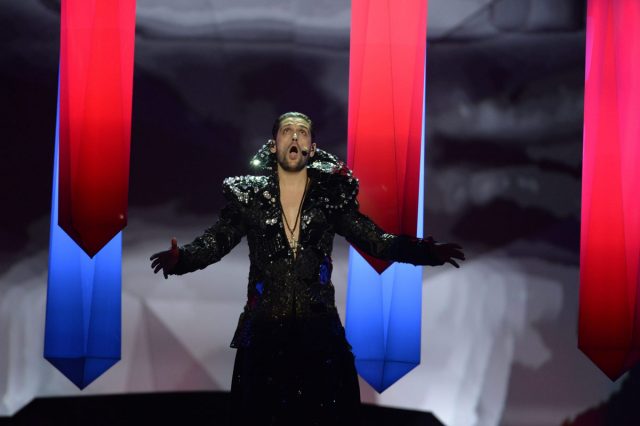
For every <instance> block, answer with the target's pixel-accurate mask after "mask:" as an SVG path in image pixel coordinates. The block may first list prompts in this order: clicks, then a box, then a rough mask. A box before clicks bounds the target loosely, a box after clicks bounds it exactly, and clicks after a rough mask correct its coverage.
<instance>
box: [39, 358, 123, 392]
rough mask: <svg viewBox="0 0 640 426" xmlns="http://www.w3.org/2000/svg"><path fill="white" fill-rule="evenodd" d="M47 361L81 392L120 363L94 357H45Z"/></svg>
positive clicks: (112, 359) (117, 359) (110, 359)
mask: <svg viewBox="0 0 640 426" xmlns="http://www.w3.org/2000/svg"><path fill="white" fill-rule="evenodd" d="M45 359H46V360H47V361H49V362H50V363H51V364H52V365H53V366H54V367H55V368H57V369H58V370H59V371H60V372H61V373H62V374H64V376H65V377H66V378H68V379H69V380H71V381H72V382H73V383H74V384H75V385H76V386H77V387H78V388H80V389H81V390H82V389H84V388H86V387H87V386H88V385H89V384H91V382H93V381H94V380H95V379H97V378H98V377H100V375H101V374H102V373H104V372H105V371H107V370H108V369H109V368H111V367H112V366H113V365H114V364H115V363H116V362H118V361H120V358H92V357H76V358H58V357H46V356H45Z"/></svg>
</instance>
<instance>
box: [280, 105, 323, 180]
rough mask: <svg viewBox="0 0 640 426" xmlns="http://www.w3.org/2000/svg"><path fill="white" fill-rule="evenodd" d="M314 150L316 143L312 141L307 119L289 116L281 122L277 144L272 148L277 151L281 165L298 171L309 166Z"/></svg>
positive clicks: (292, 170)
mask: <svg viewBox="0 0 640 426" xmlns="http://www.w3.org/2000/svg"><path fill="white" fill-rule="evenodd" d="M312 148H313V149H312ZM314 150H315V143H312V142H311V129H309V123H308V122H307V121H306V120H305V119H303V118H298V117H288V118H285V119H284V120H282V122H280V128H279V129H278V134H277V135H276V146H275V148H271V152H275V153H276V158H277V160H278V164H280V167H282V168H283V169H284V170H286V171H288V172H298V171H300V170H302V169H303V168H305V167H306V166H307V163H308V162H309V158H310V157H312V156H313V155H314ZM305 153H306V155H305Z"/></svg>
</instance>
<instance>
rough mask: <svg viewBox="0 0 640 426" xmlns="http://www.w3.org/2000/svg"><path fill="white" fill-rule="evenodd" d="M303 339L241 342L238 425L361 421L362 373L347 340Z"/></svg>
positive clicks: (234, 418) (236, 373) (234, 396)
mask: <svg viewBox="0 0 640 426" xmlns="http://www.w3.org/2000/svg"><path fill="white" fill-rule="evenodd" d="M300 343H301V342H300V341H299V340H298V339H291V340H290V341H289V342H288V343H286V344H282V343H280V344H279V345H277V346H273V345H260V346H257V347H253V346H252V347H250V348H238V350H237V352H236V359H235V364H234V368H233V379H232V383H231V402H232V405H231V407H230V408H231V413H230V418H231V424H232V425H249V424H250V425H272V426H284V425H296V426H300V425H305V426H306V425H308V426H312V425H323V426H324V425H327V426H328V425H331V426H333V425H349V426H356V425H360V417H359V415H360V389H359V386H358V376H357V373H356V369H355V363H354V357H353V353H352V352H351V350H350V347H349V346H348V344H347V342H346V341H345V340H344V339H341V340H340V339H335V340H333V341H332V342H325V344H322V345H314V347H309V346H308V345H304V344H300ZM316 343H317V342H316ZM318 346H320V348H318Z"/></svg>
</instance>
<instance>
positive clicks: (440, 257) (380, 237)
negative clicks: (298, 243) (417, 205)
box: [336, 200, 464, 268]
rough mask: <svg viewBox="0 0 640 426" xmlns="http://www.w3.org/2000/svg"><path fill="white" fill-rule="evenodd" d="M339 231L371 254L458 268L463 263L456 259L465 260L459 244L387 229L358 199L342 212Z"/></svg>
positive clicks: (337, 230)
mask: <svg viewBox="0 0 640 426" xmlns="http://www.w3.org/2000/svg"><path fill="white" fill-rule="evenodd" d="M336 232H337V233H338V234H340V235H342V236H344V237H345V238H346V239H347V241H349V243H351V244H352V245H354V246H356V247H357V248H359V249H360V250H362V251H363V252H365V253H367V254H368V255H370V256H373V257H377V258H379V259H383V260H388V261H395V262H402V263H411V264H413V265H430V266H438V265H443V264H445V263H450V264H452V265H453V266H455V267H456V268H459V265H458V263H457V262H456V261H455V260H454V259H459V260H464V254H463V252H462V247H461V246H459V245H458V244H452V243H444V244H441V243H437V242H436V241H435V240H434V239H433V238H432V237H428V238H426V239H423V238H416V237H412V236H409V235H396V234H390V233H387V232H385V231H384V230H383V229H381V228H380V227H379V226H378V225H376V224H375V222H373V221H372V220H371V219H370V218H369V217H368V216H366V215H364V214H362V213H361V212H360V210H359V208H358V203H357V201H355V200H354V201H353V202H352V203H351V205H350V206H348V207H345V209H344V210H342V211H341V212H339V213H338V216H337V220H336Z"/></svg>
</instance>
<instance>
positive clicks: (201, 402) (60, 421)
mask: <svg viewBox="0 0 640 426" xmlns="http://www.w3.org/2000/svg"><path fill="white" fill-rule="evenodd" d="M228 398H229V394H228V393H227V392H183V393H153V394H125V395H107V396H84V397H65V398H62V397H58V398H37V399H35V400H34V401H32V402H31V403H30V404H29V405H27V406H26V407H24V408H23V409H22V410H21V411H19V412H18V413H17V414H16V415H15V416H13V417H10V418H6V417H4V418H0V425H2V426H5V425H11V426H14V425H38V426H52V425H56V426H59V425H60V426H75V425H82V426H88V425H90V426H112V425H153V424H174V425H207V426H218V425H220V426H224V425H227V424H228V419H227V413H226V407H227V405H228V404H227V403H228ZM363 424H364V425H366V426H377V425H393V426H405V425H406V426H414V425H415V426H418V425H420V426H440V425H442V423H440V422H439V421H438V420H437V419H436V418H435V417H434V416H433V415H431V414H428V413H423V412H420V411H410V410H400V409H394V408H382V407H377V406H373V405H366V404H365V405H364V406H363ZM301 426H303V425H301Z"/></svg>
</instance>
